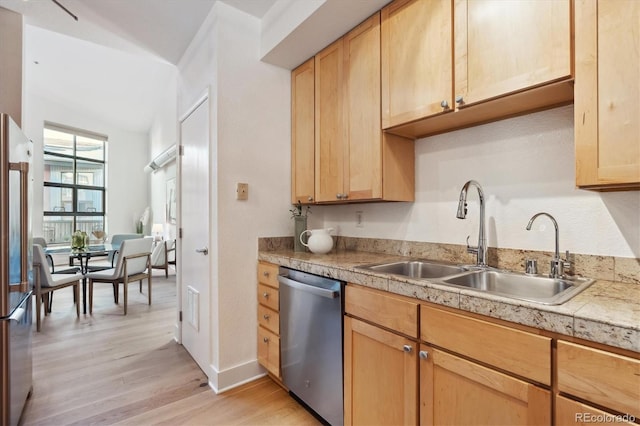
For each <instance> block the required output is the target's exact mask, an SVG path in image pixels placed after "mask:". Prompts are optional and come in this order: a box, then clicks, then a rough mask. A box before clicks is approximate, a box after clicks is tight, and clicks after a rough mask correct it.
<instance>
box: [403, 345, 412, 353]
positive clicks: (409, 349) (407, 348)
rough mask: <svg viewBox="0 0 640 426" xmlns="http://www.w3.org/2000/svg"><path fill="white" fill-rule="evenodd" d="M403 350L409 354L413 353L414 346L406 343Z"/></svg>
mask: <svg viewBox="0 0 640 426" xmlns="http://www.w3.org/2000/svg"><path fill="white" fill-rule="evenodd" d="M402 350H403V351H405V352H406V353H408V354H409V353H411V351H413V348H412V347H411V345H404V346H403V347H402Z"/></svg>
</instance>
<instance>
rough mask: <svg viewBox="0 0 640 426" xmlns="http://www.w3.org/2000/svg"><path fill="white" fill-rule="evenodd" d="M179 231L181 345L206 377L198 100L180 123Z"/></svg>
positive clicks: (204, 120)
mask: <svg viewBox="0 0 640 426" xmlns="http://www.w3.org/2000/svg"><path fill="white" fill-rule="evenodd" d="M180 135H181V144H182V146H183V149H184V154H183V155H182V156H180V161H181V164H180V175H181V179H180V186H181V188H180V189H181V197H180V212H181V215H180V218H181V219H180V227H181V229H182V239H181V240H180V241H181V244H180V247H181V249H180V250H181V253H180V256H181V263H182V265H181V266H180V267H179V268H178V270H179V271H180V274H181V279H180V281H179V282H180V283H181V290H180V293H181V297H180V299H181V301H180V305H181V310H182V322H181V327H182V331H181V336H182V344H183V345H184V347H185V348H186V349H187V351H188V352H189V353H190V354H191V356H192V357H193V359H194V360H195V361H196V362H197V363H198V365H199V366H200V368H201V369H202V371H204V372H205V374H207V376H209V365H210V363H211V356H210V355H211V354H210V349H209V348H210V344H209V342H210V339H211V337H210V333H209V328H210V315H209V312H210V306H209V293H210V273H209V271H210V260H209V253H208V250H209V249H210V232H209V218H210V215H209V182H210V179H209V178H210V176H209V99H208V97H204V98H203V99H201V100H200V101H199V102H198V103H196V105H195V106H194V108H193V109H192V110H191V112H190V113H189V114H188V115H186V116H185V117H184V118H183V119H182V120H181V122H180Z"/></svg>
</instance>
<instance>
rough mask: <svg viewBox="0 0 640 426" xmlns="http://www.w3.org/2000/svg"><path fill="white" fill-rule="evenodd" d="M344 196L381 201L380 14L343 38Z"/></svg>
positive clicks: (349, 198)
mask: <svg viewBox="0 0 640 426" xmlns="http://www.w3.org/2000/svg"><path fill="white" fill-rule="evenodd" d="M344 76H345V79H344V111H345V121H344V123H343V125H344V130H345V134H346V139H345V143H346V146H345V149H346V151H345V193H346V195H347V199H348V200H372V199H380V198H382V129H381V127H380V14H379V13H376V14H375V15H373V16H372V17H371V18H369V19H367V20H366V21H365V22H363V23H362V24H360V25H358V26H357V27H356V28H354V29H353V30H352V31H350V32H349V33H348V34H347V35H345V37H344Z"/></svg>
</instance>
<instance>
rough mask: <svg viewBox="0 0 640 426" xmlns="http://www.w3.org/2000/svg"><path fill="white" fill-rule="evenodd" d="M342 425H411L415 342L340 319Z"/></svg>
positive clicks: (415, 388)
mask: <svg viewBox="0 0 640 426" xmlns="http://www.w3.org/2000/svg"><path fill="white" fill-rule="evenodd" d="M344 339H345V340H344V416H345V419H344V424H345V425H415V424H416V423H417V408H418V407H417V406H418V399H417V398H418V385H417V377H418V363H417V353H416V351H417V343H416V342H413V341H411V340H409V339H407V338H405V337H402V336H399V335H397V334H394V333H391V332H389V331H386V330H383V329H381V328H378V327H376V326H373V325H370V324H367V323H365V322H363V321H360V320H357V319H354V318H351V317H345V319H344Z"/></svg>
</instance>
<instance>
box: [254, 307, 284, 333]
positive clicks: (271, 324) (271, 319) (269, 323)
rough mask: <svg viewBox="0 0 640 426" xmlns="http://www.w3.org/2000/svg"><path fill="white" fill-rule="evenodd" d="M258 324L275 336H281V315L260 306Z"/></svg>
mask: <svg viewBox="0 0 640 426" xmlns="http://www.w3.org/2000/svg"><path fill="white" fill-rule="evenodd" d="M258 324H260V325H261V326H263V327H265V328H267V329H269V331H272V332H274V333H275V334H278V335H279V334H280V314H279V313H278V312H276V311H274V310H273V309H269V308H267V307H266V306H263V305H258Z"/></svg>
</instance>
